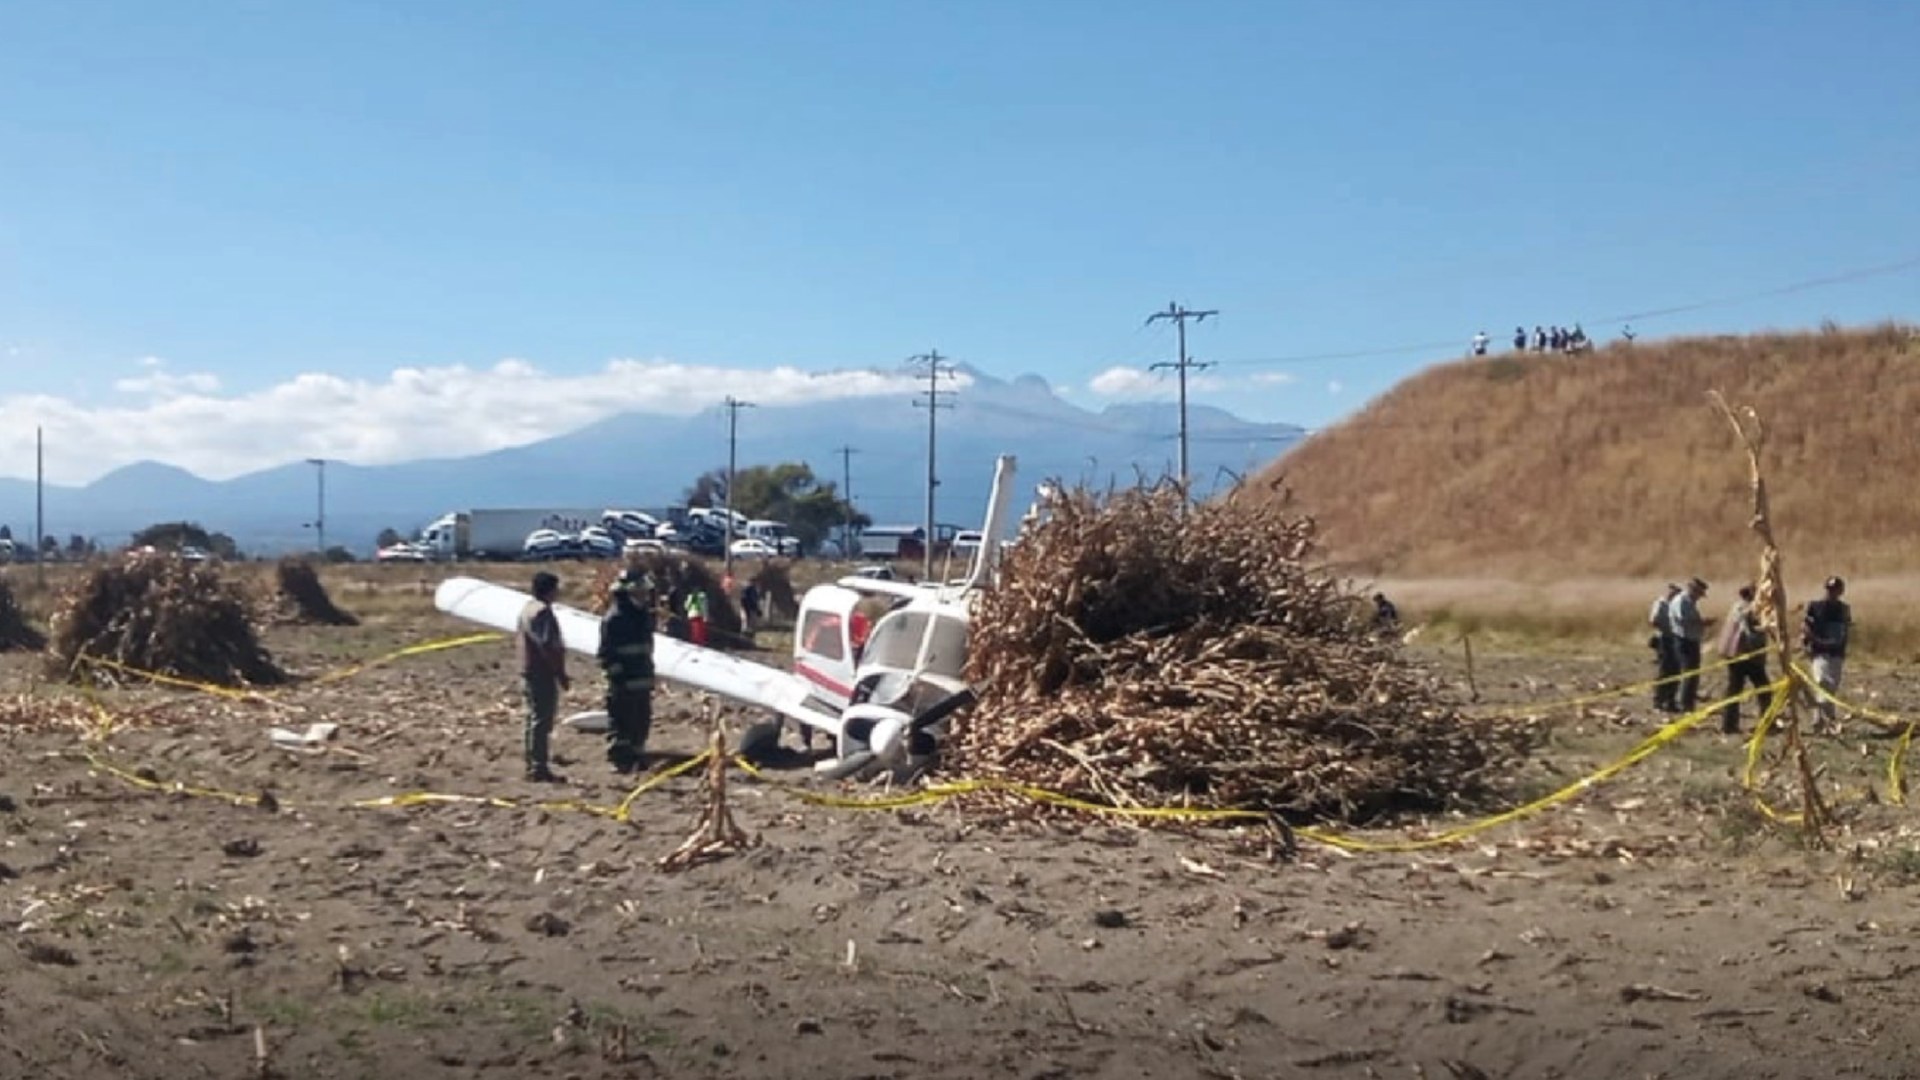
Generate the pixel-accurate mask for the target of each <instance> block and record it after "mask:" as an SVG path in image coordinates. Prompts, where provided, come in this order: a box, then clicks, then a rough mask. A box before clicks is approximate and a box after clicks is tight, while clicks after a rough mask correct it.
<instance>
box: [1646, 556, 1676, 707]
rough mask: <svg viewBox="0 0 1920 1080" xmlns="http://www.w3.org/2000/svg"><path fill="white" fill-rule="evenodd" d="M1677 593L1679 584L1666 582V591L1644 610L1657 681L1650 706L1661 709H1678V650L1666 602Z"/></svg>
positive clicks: (1670, 600)
mask: <svg viewBox="0 0 1920 1080" xmlns="http://www.w3.org/2000/svg"><path fill="white" fill-rule="evenodd" d="M1679 595H1680V586H1678V585H1676V584H1674V583H1673V582H1671V581H1669V582H1667V591H1666V592H1664V593H1662V594H1661V595H1659V596H1657V597H1655V598H1654V601H1653V607H1652V608H1651V609H1650V610H1649V611H1648V612H1647V625H1648V626H1650V627H1652V628H1653V634H1652V635H1651V636H1649V637H1648V639H1647V644H1648V645H1651V646H1653V661H1654V670H1655V671H1657V672H1658V673H1659V674H1658V675H1656V676H1655V678H1656V679H1658V680H1659V681H1657V682H1655V683H1654V684H1653V707H1654V708H1656V709H1659V710H1660V711H1661V712H1678V711H1679V710H1680V706H1679V705H1678V704H1676V702H1677V700H1678V697H1677V695H1678V692H1679V689H1680V688H1679V686H1678V685H1677V683H1678V680H1677V679H1675V678H1674V676H1675V675H1678V674H1680V651H1679V648H1678V647H1677V646H1676V645H1675V644H1674V641H1673V622H1672V620H1671V619H1670V618H1669V617H1668V613H1667V605H1668V604H1670V603H1672V602H1673V598H1674V597H1676V596H1679Z"/></svg>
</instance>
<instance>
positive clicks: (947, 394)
mask: <svg viewBox="0 0 1920 1080" xmlns="http://www.w3.org/2000/svg"><path fill="white" fill-rule="evenodd" d="M946 360H947V358H946V357H944V356H941V355H940V350H939V349H934V350H932V351H930V352H924V353H921V354H920V355H918V356H910V357H908V358H907V361H908V363H913V364H921V365H923V366H925V367H926V369H927V388H926V389H925V390H922V391H920V393H921V395H922V396H924V397H925V399H926V400H924V401H922V400H918V399H916V400H915V401H914V403H913V405H914V408H924V409H926V410H927V538H926V542H925V543H924V544H923V545H922V547H924V548H925V549H926V552H925V553H926V557H927V565H926V572H925V573H926V580H928V581H932V580H933V529H934V522H933V507H934V497H933V493H934V489H935V488H937V487H939V486H940V476H939V473H938V472H936V471H935V469H934V455H935V452H936V448H937V445H938V444H937V441H936V437H935V430H936V429H937V427H938V424H937V422H936V420H937V418H938V417H939V415H940V410H941V409H951V408H953V402H951V401H945V400H942V399H943V398H951V397H952V396H953V391H951V390H942V389H940V378H941V376H943V375H944V376H946V377H947V378H949V379H950V378H952V377H953V367H952V366H951V365H949V364H948V363H947V362H946Z"/></svg>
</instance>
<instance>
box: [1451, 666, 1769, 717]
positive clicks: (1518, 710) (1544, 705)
mask: <svg viewBox="0 0 1920 1080" xmlns="http://www.w3.org/2000/svg"><path fill="white" fill-rule="evenodd" d="M1766 651H1767V650H1765V649H1755V650H1753V651H1752V652H1749V653H1742V654H1741V655H1739V656H1730V657H1727V658H1726V659H1724V660H1720V661H1717V662H1715V663H1711V664H1704V665H1702V666H1700V667H1697V668H1693V669H1692V670H1690V671H1683V672H1681V673H1679V674H1678V675H1669V676H1667V677H1665V678H1662V679H1649V680H1647V681H1645V682H1637V683H1630V684H1628V685H1626V686H1616V687H1614V688H1613V689H1611V690H1600V691H1597V692H1595V693H1592V694H1587V695H1585V696H1582V697H1576V698H1566V699H1563V700H1558V701H1546V702H1528V703H1526V704H1525V705H1523V706H1513V705H1502V706H1499V711H1496V712H1491V713H1481V714H1479V715H1481V716H1485V717H1489V718H1495V717H1524V716H1529V715H1532V714H1535V713H1543V712H1554V711H1556V710H1559V709H1571V708H1575V707H1577V706H1580V705H1592V704H1595V703H1597V702H1601V701H1608V700H1611V699H1613V698H1617V697H1625V696H1626V695H1628V694H1644V693H1646V692H1647V691H1649V690H1652V689H1653V688H1654V687H1656V686H1665V685H1666V684H1667V683H1679V682H1680V681H1682V680H1684V679H1686V678H1688V677H1690V676H1692V677H1697V676H1700V675H1704V674H1706V673H1707V672H1709V671H1718V670H1720V669H1721V668H1724V667H1731V666H1733V665H1734V664H1737V663H1739V662H1740V661H1742V660H1751V659H1753V658H1754V657H1756V656H1762V655H1765V653H1766Z"/></svg>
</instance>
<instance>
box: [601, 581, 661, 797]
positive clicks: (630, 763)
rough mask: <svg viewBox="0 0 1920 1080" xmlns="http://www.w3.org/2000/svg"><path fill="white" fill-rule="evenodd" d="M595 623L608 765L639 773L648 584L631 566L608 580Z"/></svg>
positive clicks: (649, 657)
mask: <svg viewBox="0 0 1920 1080" xmlns="http://www.w3.org/2000/svg"><path fill="white" fill-rule="evenodd" d="M612 600H613V602H612V604H610V605H609V606H608V608H607V613H606V615H605V616H603V617H602V618H601V620H600V650H599V659H600V669H601V670H602V671H604V672H605V673H606V676H607V718H608V724H607V761H608V762H610V763H611V764H612V765H613V768H614V770H615V771H616V772H619V773H623V774H624V773H630V772H633V771H634V770H635V769H638V768H639V767H640V765H641V762H642V761H643V760H644V759H645V757H646V750H647V735H648V733H649V732H650V731H651V730H652V728H653V580H652V579H651V578H649V577H647V575H646V573H645V572H644V571H642V570H639V569H637V568H635V567H628V568H627V569H625V570H622V571H621V572H620V576H619V577H617V578H614V579H613V595H612Z"/></svg>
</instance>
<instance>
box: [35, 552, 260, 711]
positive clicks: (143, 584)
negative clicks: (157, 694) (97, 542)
mask: <svg viewBox="0 0 1920 1080" xmlns="http://www.w3.org/2000/svg"><path fill="white" fill-rule="evenodd" d="M248 615H249V612H248V605H247V599H246V596H245V594H244V593H243V592H242V590H241V589H240V588H239V587H238V586H236V585H234V584H233V583H232V582H229V581H228V580H227V579H226V578H225V577H224V576H223V574H222V572H221V570H220V566H219V564H218V563H212V562H204V563H202V562H189V561H187V560H185V559H182V558H179V557H178V556H175V555H171V554H168V553H165V552H136V553H133V554H129V555H124V556H121V557H119V558H117V559H113V560H110V561H106V562H101V563H97V564H95V565H94V566H92V567H90V568H89V569H88V570H87V572H86V573H85V574H84V575H81V576H80V577H79V579H78V580H76V581H75V582H74V584H73V585H72V586H70V587H69V588H68V589H67V591H66V593H65V594H64V595H63V597H62V598H61V602H60V605H59V609H58V611H57V612H56V614H55V615H54V618H53V642H52V645H51V646H50V649H49V652H50V654H51V655H50V658H49V666H50V667H51V669H52V671H53V673H54V674H55V675H56V676H57V677H60V678H73V679H76V680H79V679H87V678H93V679H105V678H109V677H111V676H112V675H113V672H112V671H111V670H109V669H101V668H95V667H89V666H88V665H85V664H83V663H82V662H81V661H82V660H83V659H96V660H111V661H114V662H115V663H119V664H124V665H126V666H127V667H130V668H136V669H139V670H141V671H150V672H157V673H160V674H163V675H171V676H174V677H176V678H183V679H194V680H198V681H201V682H207V683H214V684H217V685H222V686H242V685H256V686H258V685H268V684H273V683H279V682H284V681H285V680H286V673H285V672H283V671H281V670H280V668H279V666H278V665H276V664H275V663H274V661H273V657H272V656H271V655H269V654H268V652H267V650H266V649H265V647H263V646H262V645H261V644H260V640H259V637H258V636H257V634H256V633H255V631H254V627H253V624H252V622H251V621H249V618H248Z"/></svg>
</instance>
